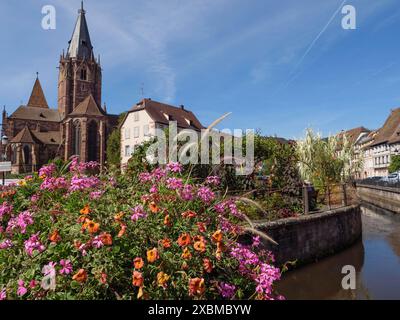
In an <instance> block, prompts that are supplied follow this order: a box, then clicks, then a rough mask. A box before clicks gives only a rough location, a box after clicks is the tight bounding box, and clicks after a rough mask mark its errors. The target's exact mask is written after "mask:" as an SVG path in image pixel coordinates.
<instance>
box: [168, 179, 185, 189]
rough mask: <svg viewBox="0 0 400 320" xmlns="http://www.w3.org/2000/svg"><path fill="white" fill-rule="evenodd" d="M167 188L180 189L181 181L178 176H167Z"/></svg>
mask: <svg viewBox="0 0 400 320" xmlns="http://www.w3.org/2000/svg"><path fill="white" fill-rule="evenodd" d="M166 182H167V188H168V189H170V190H176V189H182V187H183V182H182V179H180V178H168V179H167V181H166Z"/></svg>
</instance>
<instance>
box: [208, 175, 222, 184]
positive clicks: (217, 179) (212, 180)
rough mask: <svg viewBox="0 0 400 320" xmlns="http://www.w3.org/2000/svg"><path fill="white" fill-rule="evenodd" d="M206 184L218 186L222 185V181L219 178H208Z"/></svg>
mask: <svg viewBox="0 0 400 320" xmlns="http://www.w3.org/2000/svg"><path fill="white" fill-rule="evenodd" d="M205 183H206V184H210V185H214V186H218V185H219V184H220V183H221V179H220V177H218V176H208V177H207V178H206V181H205Z"/></svg>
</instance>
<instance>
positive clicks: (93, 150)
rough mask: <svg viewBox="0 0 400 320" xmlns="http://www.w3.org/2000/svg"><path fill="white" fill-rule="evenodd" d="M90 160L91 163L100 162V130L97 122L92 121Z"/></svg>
mask: <svg viewBox="0 0 400 320" xmlns="http://www.w3.org/2000/svg"><path fill="white" fill-rule="evenodd" d="M88 137H89V139H88V140H89V141H88V160H89V161H98V160H99V159H98V157H97V155H98V149H99V148H98V146H97V144H98V130H97V122H96V121H92V122H90V123H89V127H88Z"/></svg>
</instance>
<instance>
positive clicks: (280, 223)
mask: <svg viewBox="0 0 400 320" xmlns="http://www.w3.org/2000/svg"><path fill="white" fill-rule="evenodd" d="M255 225H256V228H257V229H259V230H261V231H263V232H265V233H266V234H268V235H269V236H270V237H271V238H273V239H274V240H275V241H276V242H278V245H274V244H272V243H270V242H267V241H263V244H262V245H263V246H264V248H266V249H268V250H270V251H272V253H273V254H274V256H275V260H276V265H282V264H284V263H285V262H288V261H294V260H297V262H296V266H299V265H301V264H305V263H310V262H314V261H317V260H318V259H320V258H323V257H325V256H328V255H331V254H334V253H336V252H338V251H340V250H342V249H344V248H347V247H349V246H351V245H352V244H354V243H355V242H356V241H357V240H359V239H360V238H361V235H362V224H361V209H360V207H359V206H358V205H353V206H348V207H342V208H338V209H334V210H330V211H325V212H319V213H315V214H309V215H305V216H301V217H296V218H288V219H281V220H277V221H273V222H261V221H260V222H256V223H255Z"/></svg>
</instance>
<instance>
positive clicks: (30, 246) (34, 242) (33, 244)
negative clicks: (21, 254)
mask: <svg viewBox="0 0 400 320" xmlns="http://www.w3.org/2000/svg"><path fill="white" fill-rule="evenodd" d="M24 245H25V251H26V253H27V254H28V255H29V256H30V257H31V256H32V254H33V251H34V250H37V251H39V252H43V251H44V250H45V246H44V245H43V244H42V243H41V242H40V240H39V233H36V234H33V235H31V237H30V238H29V239H28V240H26V241H25V242H24Z"/></svg>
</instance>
